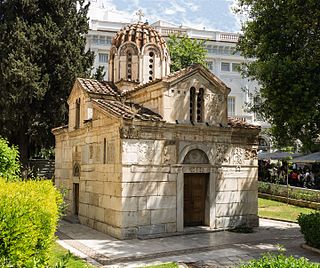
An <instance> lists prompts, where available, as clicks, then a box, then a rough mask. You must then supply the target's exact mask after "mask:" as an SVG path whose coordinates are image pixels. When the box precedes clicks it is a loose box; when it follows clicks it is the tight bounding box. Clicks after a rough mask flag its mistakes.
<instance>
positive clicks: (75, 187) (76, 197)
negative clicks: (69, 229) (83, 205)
mask: <svg viewBox="0 0 320 268" xmlns="http://www.w3.org/2000/svg"><path fill="white" fill-rule="evenodd" d="M73 201H74V215H75V216H78V215H79V183H74V184H73Z"/></svg>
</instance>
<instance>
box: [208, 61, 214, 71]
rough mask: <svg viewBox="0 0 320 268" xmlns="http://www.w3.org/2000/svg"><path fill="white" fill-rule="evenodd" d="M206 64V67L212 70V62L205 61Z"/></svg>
mask: <svg viewBox="0 0 320 268" xmlns="http://www.w3.org/2000/svg"><path fill="white" fill-rule="evenodd" d="M207 64H208V69H209V70H213V62H212V61H207Z"/></svg>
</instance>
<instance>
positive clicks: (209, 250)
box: [58, 219, 320, 267]
mask: <svg viewBox="0 0 320 268" xmlns="http://www.w3.org/2000/svg"><path fill="white" fill-rule="evenodd" d="M58 236H59V239H61V240H63V241H64V242H65V243H67V244H68V245H70V246H71V247H73V248H75V249H77V250H79V251H81V252H83V253H84V254H86V255H87V256H89V257H90V258H92V259H94V260H96V261H97V262H98V263H100V264H101V265H104V266H103V267H142V266H144V265H147V264H148V265H149V264H154V263H163V262H168V261H175V262H184V263H191V262H192V263H195V264H197V265H200V266H199V267H201V265H202V267H210V266H211V267H232V266H236V265H238V264H239V262H240V261H247V260H249V259H252V258H257V257H259V256H260V255H261V254H262V253H265V252H271V251H277V250H278V246H277V245H278V244H281V245H283V247H284V248H285V249H286V250H287V254H289V255H294V256H296V257H302V256H304V257H307V258H308V259H310V260H311V261H314V262H320V255H319V254H316V253H314V252H309V251H308V250H305V249H302V248H301V247H300V245H301V244H302V243H303V242H304V240H303V237H302V235H301V233H300V228H299V226H298V225H297V224H293V223H286V222H280V221H273V220H266V219H260V227H259V228H256V229H255V230H254V232H253V233H246V234H244V233H233V232H229V231H222V232H211V233H200V234H191V235H180V236H173V237H165V238H155V239H149V240H139V239H133V240H117V239H115V238H113V237H110V236H108V235H106V234H103V233H100V232H98V231H95V230H93V229H91V228H89V227H87V226H84V225H80V224H72V223H68V222H65V221H62V222H61V224H60V227H59V232H58ZM210 263H211V264H210Z"/></svg>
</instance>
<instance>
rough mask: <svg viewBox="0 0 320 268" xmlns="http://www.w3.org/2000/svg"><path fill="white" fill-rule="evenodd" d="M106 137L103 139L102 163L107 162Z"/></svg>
mask: <svg viewBox="0 0 320 268" xmlns="http://www.w3.org/2000/svg"><path fill="white" fill-rule="evenodd" d="M106 160H107V139H106V138H104V139H103V164H106V163H107V161H106Z"/></svg>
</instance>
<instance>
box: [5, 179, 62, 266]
mask: <svg viewBox="0 0 320 268" xmlns="http://www.w3.org/2000/svg"><path fill="white" fill-rule="evenodd" d="M61 204H62V197H61V194H60V193H59V192H58V191H57V190H56V189H55V187H54V186H53V185H52V182H51V181H27V182H5V181H4V180H0V234H1V236H0V267H43V266H44V265H46V263H47V262H48V260H49V255H50V249H51V246H52V243H53V241H54V233H55V231H56V226H57V222H58V218H59V214H60V206H61Z"/></svg>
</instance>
